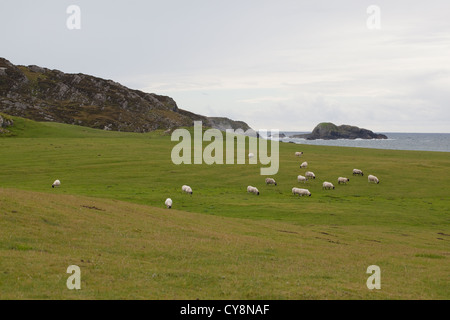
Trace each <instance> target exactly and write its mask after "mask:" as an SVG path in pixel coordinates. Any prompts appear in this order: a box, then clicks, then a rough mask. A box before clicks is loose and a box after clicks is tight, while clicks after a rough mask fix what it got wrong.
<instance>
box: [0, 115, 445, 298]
mask: <svg viewBox="0 0 450 320" xmlns="http://www.w3.org/2000/svg"><path fill="white" fill-rule="evenodd" d="M14 120H15V126H14V127H13V128H12V129H10V130H11V131H12V134H10V135H8V136H4V137H0V149H1V157H0V168H1V171H0V299H197V298H198V299H449V298H450V263H449V260H448V259H449V254H450V198H449V187H450V182H449V175H448V172H449V171H450V156H449V153H444V152H441V153H440V152H417V151H394V150H376V149H362V148H344V147H324V146H312V145H294V144H289V143H281V144H280V169H279V172H278V174H277V175H276V176H274V178H275V179H276V180H277V182H278V186H266V185H265V183H264V179H265V176H261V175H260V165H248V164H247V165H206V164H202V165H178V166H177V165H175V164H173V163H172V161H171V157H170V156H171V150H172V148H173V146H175V145H176V144H177V142H172V141H171V140H170V136H169V135H164V134H163V133H162V132H160V131H157V132H153V133H147V134H135V133H120V132H107V131H101V130H94V129H89V128H85V127H79V126H70V125H63V124H57V123H37V122H33V121H29V120H25V119H20V118H14ZM207 144H208V142H205V143H204V146H206V145H207ZM295 151H303V152H304V155H303V157H301V158H298V157H295V156H294V152H295ZM302 161H308V163H309V167H308V169H307V170H311V171H314V173H315V174H316V177H317V179H316V180H315V181H309V182H307V183H306V184H305V185H303V184H299V183H298V182H297V175H299V174H304V173H305V171H306V170H305V169H300V168H299V165H300V163H301V162H302ZM353 168H360V169H362V170H363V171H364V173H365V176H364V177H353V176H352V169H353ZM368 174H374V175H376V176H378V178H379V179H380V184H378V185H375V184H369V183H368V181H367V175H368ZM339 176H347V177H349V178H350V182H349V184H348V185H338V184H337V178H338V177H339ZM55 179H59V180H61V183H62V186H61V187H60V188H55V189H52V188H51V184H52V183H53V181H54V180H55ZM325 180H327V181H331V182H333V183H334V184H335V186H336V189H335V190H322V182H323V181H325ZM183 184H188V185H190V186H191V187H192V188H193V190H194V194H193V195H192V196H190V195H187V194H183V193H182V192H181V186H182V185H183ZM248 185H253V186H256V187H258V189H259V191H260V193H261V194H260V196H256V195H252V194H248V193H247V192H246V188H247V186H248ZM294 186H297V187H303V186H304V187H306V188H308V189H309V190H310V191H311V193H312V196H311V197H302V198H299V197H295V196H293V195H292V193H291V189H292V187H294ZM167 197H170V198H172V199H173V202H174V204H173V209H171V210H168V209H166V208H165V207H164V201H165V199H166V198H167ZM69 265H78V266H79V267H80V268H81V286H82V288H81V290H69V289H67V287H66V280H67V278H68V277H69V276H70V275H69V274H67V273H66V269H67V267H68V266H69ZM370 265H378V266H379V267H380V268H381V289H380V290H369V289H368V288H367V286H366V280H367V278H368V277H369V274H366V269H367V267H368V266H370Z"/></svg>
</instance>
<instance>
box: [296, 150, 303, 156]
mask: <svg viewBox="0 0 450 320" xmlns="http://www.w3.org/2000/svg"><path fill="white" fill-rule="evenodd" d="M302 155H303V152H301V151H297V152H296V153H295V156H296V157H301V156H302Z"/></svg>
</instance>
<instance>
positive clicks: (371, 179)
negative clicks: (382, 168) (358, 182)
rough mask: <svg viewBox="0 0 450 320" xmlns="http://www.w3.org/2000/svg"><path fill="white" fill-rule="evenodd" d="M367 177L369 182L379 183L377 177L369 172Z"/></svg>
mask: <svg viewBox="0 0 450 320" xmlns="http://www.w3.org/2000/svg"><path fill="white" fill-rule="evenodd" d="M367 178H368V180H369V182H375V183H376V184H378V183H380V180H378V178H377V177H375V176H373V175H371V174H369V176H368V177H367Z"/></svg>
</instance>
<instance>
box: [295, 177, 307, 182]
mask: <svg viewBox="0 0 450 320" xmlns="http://www.w3.org/2000/svg"><path fill="white" fill-rule="evenodd" d="M297 181H298V182H303V183H305V182H306V181H308V178H306V177H304V176H302V175H299V176H298V177H297Z"/></svg>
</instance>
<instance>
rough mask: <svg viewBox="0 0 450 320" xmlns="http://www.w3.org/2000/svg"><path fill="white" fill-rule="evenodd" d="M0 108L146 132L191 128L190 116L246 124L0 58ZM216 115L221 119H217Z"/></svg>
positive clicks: (215, 123)
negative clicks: (205, 114) (199, 113)
mask: <svg viewBox="0 0 450 320" xmlns="http://www.w3.org/2000/svg"><path fill="white" fill-rule="evenodd" d="M0 112H4V113H6V114H9V115H13V116H19V117H24V118H28V119H32V120H36V121H55V122H61V123H68V124H76V125H82V126H87V127H92V128H99V129H105V130H115V131H131V132H148V131H152V130H156V129H173V128H176V127H182V126H192V125H193V121H194V120H202V121H203V125H205V126H210V127H214V128H218V129H221V130H223V128H224V129H228V128H242V129H243V130H247V128H249V126H248V125H247V124H246V123H244V122H240V121H233V120H230V119H227V118H209V117H205V116H201V115H197V114H194V113H192V112H189V111H185V110H182V109H179V108H178V106H177V104H176V102H175V101H174V100H173V99H172V98H170V97H167V96H161V95H157V94H153V93H145V92H142V91H139V90H132V89H129V88H127V87H125V86H123V85H121V84H119V83H117V82H114V81H112V80H105V79H101V78H97V77H93V76H89V75H85V74H81V73H79V74H67V73H63V72H61V71H58V70H50V69H47V68H42V67H38V66H34V65H32V66H28V67H25V66H16V65H14V64H12V63H10V62H9V61H8V60H6V59H3V58H0ZM218 119H220V120H218Z"/></svg>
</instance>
